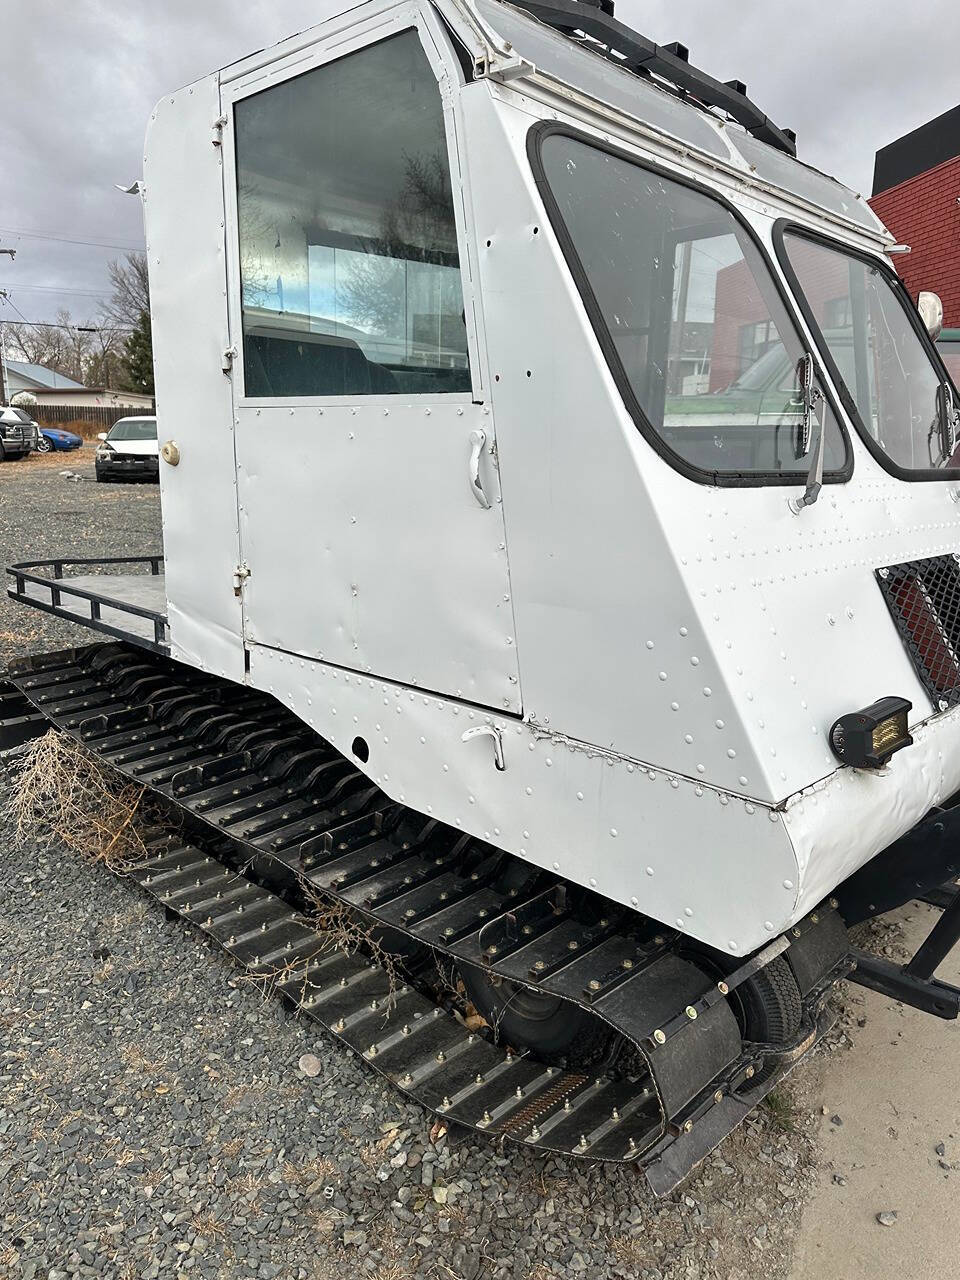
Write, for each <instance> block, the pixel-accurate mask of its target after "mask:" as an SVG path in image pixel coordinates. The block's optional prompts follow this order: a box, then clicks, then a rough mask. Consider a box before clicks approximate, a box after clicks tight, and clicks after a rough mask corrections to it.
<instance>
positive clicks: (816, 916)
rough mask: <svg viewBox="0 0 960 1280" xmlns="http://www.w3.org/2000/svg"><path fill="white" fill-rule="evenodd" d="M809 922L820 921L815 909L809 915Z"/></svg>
mask: <svg viewBox="0 0 960 1280" xmlns="http://www.w3.org/2000/svg"><path fill="white" fill-rule="evenodd" d="M810 923H811V924H819V923H820V917H819V916H818V915H817V913H816V912H815V911H814V913H813V915H812V916H811V917H810Z"/></svg>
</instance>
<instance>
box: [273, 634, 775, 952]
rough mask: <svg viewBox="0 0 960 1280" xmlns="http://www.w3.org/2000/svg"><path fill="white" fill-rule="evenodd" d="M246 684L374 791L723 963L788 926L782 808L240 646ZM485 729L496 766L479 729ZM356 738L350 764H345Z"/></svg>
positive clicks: (506, 719) (467, 709) (499, 719)
mask: <svg viewBox="0 0 960 1280" xmlns="http://www.w3.org/2000/svg"><path fill="white" fill-rule="evenodd" d="M250 663H251V677H252V679H253V681H254V683H255V684H257V686H258V687H260V688H262V689H265V690H266V691H267V692H269V693H272V694H274V695H275V696H276V697H277V698H279V699H280V701H281V702H283V703H284V704H285V705H286V706H288V707H289V708H290V709H291V710H292V711H294V712H296V714H297V715H298V716H300V717H301V719H303V720H304V721H306V723H307V724H310V725H312V726H313V727H314V728H315V729H317V731H318V732H319V733H321V734H323V736H324V737H326V738H327V739H328V740H329V741H331V742H332V743H333V744H334V746H336V747H337V748H338V750H340V751H342V752H343V753H344V754H345V755H347V756H349V757H350V758H351V759H354V760H355V762H356V763H357V764H358V767H360V768H362V769H363V770H364V771H365V772H366V773H368V774H369V775H370V777H371V778H373V780H374V781H375V782H376V783H377V785H378V786H380V787H381V788H382V790H383V791H385V792H386V793H387V794H388V795H389V796H391V797H393V798H394V799H396V800H399V801H400V802H401V803H403V804H408V805H411V806H412V807H413V808H415V809H419V810H420V811H421V812H422V813H425V814H429V815H431V816H434V817H437V818H440V819H442V820H443V821H444V822H448V823H450V824H451V825H452V826H455V827H459V828H461V829H462V830H464V831H468V832H470V833H471V834H473V835H476V836H480V837H482V838H483V839H485V840H489V841H491V842H492V843H493V844H495V845H497V846H499V847H500V848H503V849H507V850H508V851H509V852H511V853H515V854H517V855H518V856H520V857H522V858H526V859H528V860H529V861H530V862H532V863H533V864H534V865H536V866H540V867H544V868H546V869H549V870H554V871H559V872H560V873H561V874H562V875H565V876H568V877H569V878H570V879H572V880H575V881H576V882H578V883H580V884H584V885H587V886H588V887H590V888H594V889H597V890H598V891H599V892H600V893H603V894H605V895H606V896H608V897H609V898H612V899H613V900H614V901H616V902H621V903H623V904H624V905H626V906H630V907H634V908H635V909H637V910H639V911H643V912H644V913H646V914H648V915H650V916H653V917H654V919H657V920H661V921H663V923H665V924H668V925H670V926H671V927H675V928H678V929H683V930H685V931H687V932H689V933H690V934H691V936H693V937H696V938H699V939H700V940H701V941H703V942H707V943H709V944H710V945H712V946H716V947H719V948H721V949H723V950H724V951H727V952H728V953H729V954H731V955H743V954H746V953H748V952H750V951H753V950H755V949H756V948H757V947H758V946H760V945H762V943H763V942H765V941H769V939H770V938H771V937H773V936H775V935H776V934H777V933H779V932H781V931H782V930H783V929H784V928H785V927H786V926H787V924H788V923H790V922H791V921H792V919H793V914H792V913H793V909H794V903H795V900H796V892H797V863H796V858H795V856H794V852H793V848H792V846H791V843H790V840H789V838H788V836H787V832H786V830H785V828H784V825H783V821H782V815H781V814H779V813H776V812H774V811H772V810H770V809H768V808H765V807H764V806H762V805H757V804H754V803H752V802H751V801H748V800H745V799H743V798H742V797H740V796H735V795H730V794H729V793H728V792H726V791H719V790H716V789H714V788H710V787H706V786H703V785H702V784H699V783H697V782H695V781H692V780H690V779H687V778H682V777H680V776H678V775H677V774H674V773H670V772H669V771H665V770H662V769H658V768H654V767H652V766H649V765H645V764H643V763H642V762H640V761H636V760H627V759H624V758H618V757H617V756H615V755H613V754H612V753H609V752H601V751H597V750H596V749H595V748H592V747H590V746H589V745H587V744H585V743H580V742H576V741H574V740H573V739H570V738H566V737H564V736H562V735H559V734H551V733H549V732H545V731H542V730H538V729H536V728H535V727H533V726H531V725H528V724H525V723H523V722H522V721H519V720H517V719H516V718H514V717H510V716H497V715H491V714H490V713H489V712H487V711H485V710H484V709H482V708H478V707H473V706H469V705H467V704H465V703H463V702H459V701H456V700H452V699H442V698H436V697H434V696H432V695H429V694H425V693H422V692H421V691H419V690H413V689H408V688H404V687H403V686H400V685H394V684H389V683H387V682H386V681H382V680H376V679H374V678H372V677H364V676H359V675H357V674H355V673H353V672H349V671H343V670H340V669H338V668H336V667H331V666H328V665H326V664H324V663H319V662H310V661H308V660H306V659H300V658H296V657H293V656H291V655H289V654H282V653H277V652H276V651H274V650H270V649H262V648H260V647H259V646H254V648H253V649H252V651H251V655H250ZM478 725H485V726H489V727H490V728H494V729H497V730H498V732H499V733H500V735H501V740H502V744H503V761H504V766H505V767H504V769H503V770H500V769H498V768H497V766H496V759H495V752H494V746H493V742H492V740H491V738H490V737H489V736H487V735H476V736H471V737H468V738H467V739H466V741H464V739H463V735H464V733H465V732H466V731H467V730H469V729H470V728H473V727H475V726H478ZM358 736H359V737H362V738H363V739H364V741H365V743H366V745H367V747H368V749H369V759H368V760H367V761H366V762H363V761H361V760H359V758H357V757H355V756H354V753H353V743H354V739H355V738H357V737H358Z"/></svg>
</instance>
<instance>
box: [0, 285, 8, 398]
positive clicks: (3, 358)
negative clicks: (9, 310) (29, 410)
mask: <svg viewBox="0 0 960 1280" xmlns="http://www.w3.org/2000/svg"><path fill="white" fill-rule="evenodd" d="M6 300H7V291H6V289H0V302H6ZM6 403H7V351H6V347H5V346H4V343H3V321H2V320H0V404H6Z"/></svg>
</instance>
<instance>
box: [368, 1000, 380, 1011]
mask: <svg viewBox="0 0 960 1280" xmlns="http://www.w3.org/2000/svg"><path fill="white" fill-rule="evenodd" d="M378 1003H379V1001H377V1000H371V1001H370V1008H371V1009H372V1010H373V1011H374V1013H376V1011H377V1005H378Z"/></svg>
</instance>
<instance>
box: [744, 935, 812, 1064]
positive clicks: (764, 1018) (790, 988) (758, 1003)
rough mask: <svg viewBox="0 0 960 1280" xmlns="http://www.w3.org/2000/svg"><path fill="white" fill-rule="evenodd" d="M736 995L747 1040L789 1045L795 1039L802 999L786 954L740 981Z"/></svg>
mask: <svg viewBox="0 0 960 1280" xmlns="http://www.w3.org/2000/svg"><path fill="white" fill-rule="evenodd" d="M735 994H736V1001H735V1005H739V1012H738V1018H739V1021H740V1026H741V1032H742V1034H743V1038H744V1040H753V1041H754V1042H756V1043H759V1044H776V1045H789V1044H792V1043H793V1041H794V1040H796V1038H797V1034H798V1033H799V1031H800V1023H801V1020H802V1018H803V1000H802V998H801V996H800V988H799V987H798V986H797V980H796V978H794V976H793V970H792V969H791V968H790V966H789V964H787V962H786V960H785V959H784V958H783V956H777V957H776V958H775V959H773V960H771V961H770V963H769V964H767V965H764V967H763V968H762V969H760V970H759V972H757V973H755V974H754V975H753V977H752V978H748V979H747V980H746V982H744V983H741V985H740V986H739V987H738V988H737V991H736V993H735Z"/></svg>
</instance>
